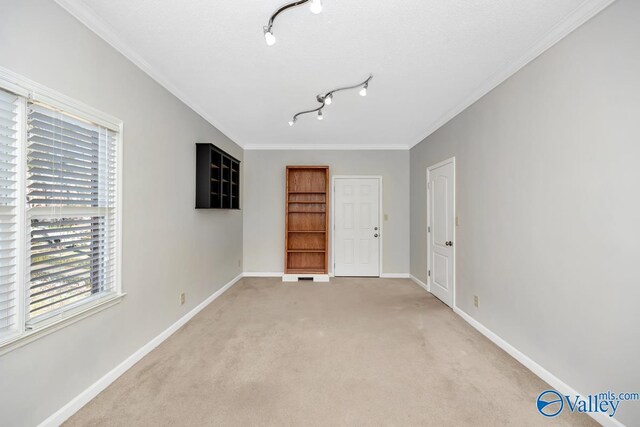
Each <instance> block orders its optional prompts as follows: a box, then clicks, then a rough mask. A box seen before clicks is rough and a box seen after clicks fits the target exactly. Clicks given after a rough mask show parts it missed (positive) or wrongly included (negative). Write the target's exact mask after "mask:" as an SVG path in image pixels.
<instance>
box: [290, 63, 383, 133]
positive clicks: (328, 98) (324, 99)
mask: <svg viewBox="0 0 640 427" xmlns="http://www.w3.org/2000/svg"><path fill="white" fill-rule="evenodd" d="M372 78H373V74H371V75H369V77H368V78H367V80H365V81H363V82H362V83H359V84H357V85H353V86H346V87H341V88H338V89H333V90H332V91H329V92H327V93H326V94H324V95H318V96H316V101H318V102H319V103H320V104H322V105H320V106H319V107H318V108H314V109H313V110H307V111H301V112H299V113H297V114H296V115H294V116H293V118H292V119H291V120H290V121H289V126H293V125H294V124H295V122H296V121H297V120H298V117H299V116H301V115H303V114H310V113H316V112H317V113H318V120H322V119H323V118H324V117H323V116H322V109H323V108H324V107H325V106H327V105H330V104H331V102H332V101H333V94H334V93H336V92H340V91H342V90H349V89H357V88H359V87H361V86H362V89H361V90H360V95H362V96H366V95H367V88H368V87H369V82H370V81H371V79H372Z"/></svg>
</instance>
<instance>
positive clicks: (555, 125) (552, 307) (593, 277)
mask: <svg viewBox="0 0 640 427" xmlns="http://www.w3.org/2000/svg"><path fill="white" fill-rule="evenodd" d="M638 22H640V2H637V1H634V0H619V1H618V2H616V3H614V4H613V5H612V6H610V7H609V8H608V9H606V10H605V11H604V12H602V13H601V14H600V15H598V16H597V17H595V18H594V19H593V20H591V21H590V22H588V23H587V24H586V25H584V26H583V27H581V28H579V29H578V30H577V31H575V32H574V33H573V34H571V35H570V36H568V37H567V38H565V39H564V40H563V41H561V42H560V43H559V44H557V45H556V46H555V47H553V48H552V49H551V50H549V51H547V52H546V53H545V54H543V55H542V56H541V57H539V58H538V59H537V60H535V61H534V62H532V63H531V64H529V65H528V66H526V67H525V68H524V69H522V70H521V71H520V72H518V73H517V74H516V75H514V76H513V77H512V78H510V79H509V80H508V81H506V82H505V83H503V84H502V85H501V86H499V87H498V88H497V89H495V90H494V91H492V92H491V93H490V94H488V95H487V96H485V97H484V98H482V99H481V100H480V101H478V102H477V103H476V104H474V105H473V106H471V107H470V108H468V109H467V110H466V111H464V112H463V113H462V114H460V115H459V116H457V117H456V118H455V119H453V120H451V121H450V122H449V123H448V124H447V125H445V126H444V127H442V128H441V129H440V130H438V131H437V132H436V133H434V134H433V135H431V136H430V137H428V138H427V139H426V140H424V141H423V142H421V143H420V144H419V145H417V146H415V147H414V148H413V149H412V150H411V272H412V274H413V275H415V276H417V277H418V278H420V279H421V280H423V281H425V282H426V279H427V277H426V276H427V244H426V237H425V236H426V213H425V210H426V201H425V195H426V189H425V177H426V168H427V166H429V165H432V164H435V163H437V162H439V161H441V160H444V159H447V158H449V157H452V156H455V157H456V162H457V214H458V215H459V218H460V225H459V226H458V227H457V242H456V247H457V294H456V304H457V306H458V307H459V308H461V309H462V310H463V311H465V312H467V313H468V314H470V315H471V316H473V317H474V318H475V319H477V320H478V321H479V322H481V323H482V324H484V325H485V326H487V327H488V328H489V329H491V330H492V331H494V332H495V333H496V334H498V335H499V336H500V337H502V338H504V339H505V340H507V341H508V342H509V343H511V344H512V345H513V346H515V347H516V348H517V349H519V350H520V351H522V352H524V353H525V354H526V355H528V356H529V357H531V358H532V359H533V360H535V361H536V362H538V363H539V364H540V365H542V366H543V367H545V368H546V369H548V370H549V371H550V372H551V373H553V374H555V375H556V376H557V377H559V378H560V379H561V380H563V381H565V382H566V383H568V384H569V385H572V386H574V387H575V388H576V389H577V390H578V391H579V392H581V393H584V394H588V393H593V392H600V391H607V390H613V391H627V390H629V391H637V390H638V386H639V385H640V369H639V368H638V360H640V314H639V313H640V311H639V310H638V302H639V301H640V279H639V278H638V277H639V275H638V262H639V261H640V242H639V240H638V239H639V238H640V225H639V224H638V219H640V197H638V194H640V192H639V189H638V187H639V185H640V167H639V165H640V143H639V141H640V48H639V47H638V46H639V43H640V25H638ZM473 295H478V296H479V300H480V304H479V308H475V307H474V305H473ZM618 414H619V415H618V418H619V419H620V421H622V422H625V423H628V425H638V423H640V404H638V403H622V404H621V405H620V408H619V413H618Z"/></svg>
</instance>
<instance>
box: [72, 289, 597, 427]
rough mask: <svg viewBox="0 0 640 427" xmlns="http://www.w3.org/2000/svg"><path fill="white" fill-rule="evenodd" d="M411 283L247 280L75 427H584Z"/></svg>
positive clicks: (583, 420)
mask: <svg viewBox="0 0 640 427" xmlns="http://www.w3.org/2000/svg"><path fill="white" fill-rule="evenodd" d="M548 388H549V386H548V385H547V384H546V383H544V382H543V381H541V380H540V379H539V378H538V377H536V376H535V375H533V374H532V373H531V372H529V371H528V370H527V369H526V368H525V367H523V366H522V365H521V364H520V363H518V362H517V361H516V360H514V359H513V358H511V357H510V356H509V355H507V354H506V353H505V352H503V351H502V350H500V349H499V348H498V347H496V346H495V345H494V344H493V343H491V342H490V341H489V340H487V339H486V338H485V337H483V336H482V335H481V334H480V333H478V332H477V331H476V330H475V329H473V328H472V327H471V326H469V325H468V324H467V323H465V322H464V320H462V319H461V318H460V317H458V316H457V315H455V314H454V313H453V312H452V311H451V309H449V308H448V307H446V306H445V305H444V304H442V303H441V302H440V301H438V300H437V299H436V298H434V297H433V296H431V295H430V294H428V293H427V292H425V291H424V290H423V289H422V288H420V287H419V286H417V285H416V284H414V283H413V282H411V281H409V280H406V279H355V278H354V279H352V278H339V279H332V280H331V282H330V283H315V284H314V283H309V282H300V283H282V282H281V281H280V280H279V279H269V278H245V279H242V280H241V281H240V282H238V283H237V284H236V285H235V286H233V287H232V288H231V289H230V290H228V291H227V292H226V293H225V294H223V295H222V296H221V297H220V298H218V299H217V300H216V301H214V302H213V303H212V304H210V305H209V306H208V307H207V308H205V309H204V310H203V311H201V312H200V313H199V314H198V315H197V316H196V317H194V318H193V319H192V320H191V321H190V322H189V323H187V324H186V325H185V326H184V327H183V328H181V329H180V330H179V331H177V332H176V333H175V334H174V335H172V336H171V337H170V338H169V339H167V340H166V341H165V342H164V343H162V344H161V345H160V346H159V347H158V348H157V349H155V350H154V351H153V352H151V353H150V354H149V355H147V356H146V357H144V358H143V359H142V360H141V361H140V362H139V363H137V364H136V365H135V366H133V367H132V368H131V369H130V370H129V371H127V372H126V373H125V374H124V375H122V376H121V377H120V378H119V379H118V380H116V381H115V382H114V383H113V384H112V385H111V386H110V387H108V388H107V389H106V390H105V391H103V392H102V393H100V395H98V396H97V397H96V398H95V399H94V400H92V401H91V402H89V403H88V404H87V405H86V406H85V407H84V408H82V409H81V410H80V411H79V412H77V413H76V414H75V415H74V416H73V417H71V418H70V419H69V420H68V421H67V423H66V424H65V425H67V426H263V425H264V426H301V425H305V426H382V425H384V426H507V425H513V426H551V425H553V426H586V425H596V423H595V422H594V421H592V420H591V419H590V418H588V417H587V416H585V415H577V414H571V413H568V412H567V411H564V412H563V413H562V414H561V415H560V416H558V417H556V418H554V419H546V418H544V417H543V416H541V415H540V414H539V413H538V412H537V410H536V407H535V400H536V397H537V396H538V394H539V393H540V392H541V391H543V390H546V389H548Z"/></svg>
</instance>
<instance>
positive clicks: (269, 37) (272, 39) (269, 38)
mask: <svg viewBox="0 0 640 427" xmlns="http://www.w3.org/2000/svg"><path fill="white" fill-rule="evenodd" d="M264 40H265V41H266V42H267V46H273V45H274V44H276V36H274V35H273V33H272V32H271V30H269V29H267V28H265V29H264Z"/></svg>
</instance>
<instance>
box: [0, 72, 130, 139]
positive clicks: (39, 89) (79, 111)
mask: <svg viewBox="0 0 640 427" xmlns="http://www.w3.org/2000/svg"><path fill="white" fill-rule="evenodd" d="M0 87H5V88H7V89H8V90H10V91H13V92H15V93H16V94H17V95H20V96H24V97H25V98H29V99H30V100H32V101H36V102H42V103H44V104H47V105H48V106H50V107H54V108H59V109H61V110H63V111H64V112H65V113H68V114H71V115H74V116H79V117H80V118H81V119H83V120H89V121H91V122H93V123H95V124H97V125H100V126H104V127H106V128H108V129H110V130H112V131H114V132H121V131H122V120H120V119H118V118H116V117H113V116H111V115H109V114H107V113H104V112H102V111H100V110H98V109H96V108H94V107H91V106H89V105H87V104H85V103H83V102H80V101H78V100H76V99H73V98H71V97H68V96H67V95H64V94H62V93H60V92H57V91H55V90H53V89H50V88H48V87H46V86H43V85H41V84H40V83H37V82H34V81H33V80H30V79H28V78H26V77H23V76H21V75H20V74H16V73H14V72H13V71H11V70H9V69H7V68H4V67H0Z"/></svg>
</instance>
